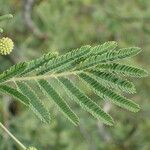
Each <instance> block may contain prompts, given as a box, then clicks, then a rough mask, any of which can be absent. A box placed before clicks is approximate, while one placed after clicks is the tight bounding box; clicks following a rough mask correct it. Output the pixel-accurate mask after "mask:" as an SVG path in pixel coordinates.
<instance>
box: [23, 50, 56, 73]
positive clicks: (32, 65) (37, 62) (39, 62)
mask: <svg viewBox="0 0 150 150" xmlns="http://www.w3.org/2000/svg"><path fill="white" fill-rule="evenodd" d="M57 55H58V54H57V53H51V52H50V53H47V54H45V55H43V56H42V57H40V58H37V59H34V60H32V61H30V62H28V67H27V68H26V70H25V71H24V72H23V73H22V74H21V75H25V74H27V73H30V72H32V71H35V70H36V69H38V68H39V67H41V66H43V65H44V64H46V63H47V62H49V61H50V60H51V59H53V58H55V57H56V56H57Z"/></svg>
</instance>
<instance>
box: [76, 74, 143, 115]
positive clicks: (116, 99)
mask: <svg viewBox="0 0 150 150" xmlns="http://www.w3.org/2000/svg"><path fill="white" fill-rule="evenodd" d="M79 77H80V78H81V79H82V80H83V81H85V82H86V83H87V84H88V85H89V86H90V87H91V88H92V89H94V90H95V91H96V92H97V94H98V93H99V96H100V97H102V95H103V96H104V97H105V98H108V100H110V101H112V102H113V103H115V104H116V105H118V106H120V107H122V108H125V109H128V110H130V111H132V112H138V111H139V109H140V107H139V105H138V104H136V103H134V102H133V101H131V100H129V99H127V98H125V97H123V96H121V95H119V94H117V93H115V92H114V91H112V90H110V89H108V88H106V87H105V86H103V85H101V84H100V83H99V82H98V81H97V80H96V79H94V78H93V77H92V76H91V75H88V74H86V73H80V74H79ZM102 98H103V97H102Z"/></svg>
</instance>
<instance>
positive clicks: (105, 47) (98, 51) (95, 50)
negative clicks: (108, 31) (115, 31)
mask: <svg viewBox="0 0 150 150" xmlns="http://www.w3.org/2000/svg"><path fill="white" fill-rule="evenodd" d="M116 47H117V43H116V42H114V41H109V42H105V43H104V44H101V45H98V46H95V47H92V48H91V54H94V55H102V54H104V53H106V52H109V51H112V50H114V49H115V48H116Z"/></svg>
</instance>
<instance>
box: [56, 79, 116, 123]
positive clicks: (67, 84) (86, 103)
mask: <svg viewBox="0 0 150 150" xmlns="http://www.w3.org/2000/svg"><path fill="white" fill-rule="evenodd" d="M59 81H60V82H61V83H62V84H63V85H64V88H65V89H66V91H67V93H69V96H70V98H73V99H74V101H76V102H77V103H78V104H79V105H80V106H81V107H82V108H83V109H85V110H86V111H88V112H89V113H91V114H92V115H93V116H94V117H95V118H97V119H100V120H101V121H102V122H104V123H105V124H107V125H113V119H112V118H111V116H110V115H109V114H107V113H105V112H104V111H103V110H102V108H101V107H99V106H98V105H97V104H96V103H95V102H93V101H92V100H91V99H90V98H88V97H87V96H86V95H85V94H84V93H83V92H81V90H80V89H79V88H77V87H76V86H75V85H74V84H73V83H72V82H71V81H70V80H69V79H67V78H64V77H61V78H59Z"/></svg>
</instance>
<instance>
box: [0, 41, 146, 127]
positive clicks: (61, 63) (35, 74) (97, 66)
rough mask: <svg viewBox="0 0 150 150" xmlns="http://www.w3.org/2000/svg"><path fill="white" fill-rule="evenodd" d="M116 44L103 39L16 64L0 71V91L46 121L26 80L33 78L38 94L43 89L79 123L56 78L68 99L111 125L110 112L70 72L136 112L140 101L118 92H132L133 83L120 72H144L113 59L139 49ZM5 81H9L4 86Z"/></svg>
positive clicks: (47, 117)
mask: <svg viewBox="0 0 150 150" xmlns="http://www.w3.org/2000/svg"><path fill="white" fill-rule="evenodd" d="M116 48H117V43H116V42H106V43H104V44H102V45H98V46H94V47H91V46H89V45H87V46H82V47H81V48H78V49H75V50H72V51H70V52H68V53H66V54H64V55H58V56H57V54H56V53H48V54H45V55H43V56H42V57H40V58H37V59H35V60H32V61H29V62H25V63H20V64H17V65H15V66H13V67H11V68H10V69H8V70H6V71H4V72H3V73H2V74H0V91H1V93H2V94H3V93H4V94H6V93H8V94H10V95H12V96H13V97H15V98H17V99H18V100H20V101H21V102H23V103H24V104H26V105H27V106H28V107H29V108H30V109H32V110H33V112H34V113H35V114H36V115H37V116H38V117H39V118H40V119H41V120H43V121H44V122H47V123H48V122H50V114H49V112H48V111H47V109H46V108H45V106H44V105H43V103H42V102H41V100H40V98H39V97H38V94H39V93H36V91H35V90H34V89H33V87H31V86H29V84H28V81H31V80H33V81H36V82H33V83H38V84H37V85H38V86H39V87H40V90H41V94H43V93H44V95H43V96H46V98H48V99H50V100H52V101H53V102H54V103H55V105H56V106H57V107H58V108H59V110H60V111H61V112H62V113H63V114H64V115H65V116H66V117H67V118H68V120H69V121H71V122H72V123H73V124H74V125H78V124H79V119H78V117H77V115H76V114H75V113H74V112H73V110H72V109H71V108H70V106H69V105H68V104H67V102H66V101H65V100H64V99H63V98H62V95H61V94H59V92H58V91H57V89H55V88H54V87H53V84H51V81H52V80H55V81H56V80H57V81H58V82H57V83H58V84H59V85H60V86H61V87H62V90H64V92H65V93H66V95H67V97H68V98H69V99H71V100H74V101H75V102H76V103H77V104H79V105H80V106H81V108H83V109H85V110H86V111H88V112H89V113H90V114H92V115H93V116H94V117H95V118H97V119H99V120H101V121H102V122H103V123H105V124H107V125H113V119H112V118H111V116H110V115H109V114H107V113H106V112H104V111H103V110H102V108H101V107H100V106H98V104H97V103H95V102H94V101H93V100H92V99H91V98H89V97H88V96H87V95H86V94H85V93H84V91H83V90H84V89H80V88H79V87H78V86H77V85H75V83H74V82H73V81H71V79H70V76H72V75H73V76H76V77H78V78H79V79H80V80H81V81H84V83H85V84H87V85H88V86H89V87H90V88H91V89H92V90H93V91H94V92H95V94H97V95H98V96H99V97H101V98H102V99H105V100H109V101H110V102H112V103H114V104H116V105H117V106H120V107H122V108H125V109H127V110H129V111H131V112H138V111H139V109H140V107H139V105H138V104H136V103H135V102H133V101H132V100H129V99H128V98H126V97H124V96H122V95H121V93H120V92H121V91H123V92H127V93H135V91H136V90H135V87H134V85H133V83H132V82H130V81H128V80H127V79H125V77H120V75H129V76H132V77H145V76H147V72H146V71H145V70H144V69H141V68H136V67H132V66H128V65H122V64H118V63H116V61H120V60H121V59H124V58H129V57H132V56H135V55H136V54H138V53H139V52H140V51H141V49H140V48H137V47H130V48H123V49H119V50H116ZM114 61H115V63H114ZM31 72H32V73H31ZM14 82H15V86H16V87H15V88H14V86H13V83H14ZM6 83H11V84H10V86H7V85H6ZM11 86H13V87H11Z"/></svg>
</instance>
